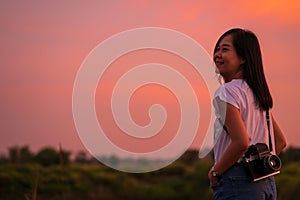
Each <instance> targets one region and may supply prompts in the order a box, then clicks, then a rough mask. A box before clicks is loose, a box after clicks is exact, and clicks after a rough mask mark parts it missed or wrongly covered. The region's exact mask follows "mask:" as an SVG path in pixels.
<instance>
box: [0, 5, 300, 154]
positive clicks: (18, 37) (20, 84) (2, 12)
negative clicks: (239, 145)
mask: <svg viewBox="0 0 300 200" xmlns="http://www.w3.org/2000/svg"><path fill="white" fill-rule="evenodd" d="M299 4H300V3H298V1H284V0H278V1H271V0H269V1H237V0H234V1H226V2H222V1H146V0H143V1H142V0H140V1H138V0H136V1H102V3H101V1H91V2H90V3H83V2H81V3H79V1H63V2H60V3H54V2H51V1H47V2H40V1H35V2H33V1H32V2H31V1H26V2H25V1H24V2H23V1H20V2H16V1H6V2H1V3H0V5H1V6H0V27H1V32H0V44H1V46H0V68H1V73H0V91H1V93H0V95H1V97H0V99H1V104H0V110H1V112H0V131H1V132H0V153H1V152H5V151H6V149H7V148H8V147H11V146H14V145H29V146H30V147H31V149H33V150H38V149H40V148H41V147H43V146H54V147H58V145H59V143H61V144H62V146H63V148H65V149H68V150H73V151H77V150H79V149H83V148H84V147H83V145H82V144H81V142H80V140H79V137H78V135H77V132H76V129H75V125H74V122H73V118H72V89H73V83H74V80H75V76H76V73H77V70H78V69H79V67H80V65H81V64H82V62H83V60H84V58H85V57H86V56H87V55H88V54H89V52H90V51H91V50H92V49H93V48H94V47H95V46H96V45H98V44H99V43H100V42H101V41H103V40H105V39H106V38H108V37H110V36H112V35H113V34H116V33H119V32H121V31H125V30H128V29H132V28H138V27H147V26H155V27H164V28H169V29H174V30H177V31H179V32H182V33H184V34H186V35H188V36H190V37H192V38H193V39H194V40H196V41H197V42H198V43H200V44H201V45H202V46H203V47H204V48H205V49H206V50H207V51H208V52H209V54H211V52H212V50H213V47H214V44H215V42H216V40H217V39H218V37H219V36H220V35H221V34H222V33H223V32H225V31H226V30H228V29H229V28H232V27H243V28H247V29H250V30H252V31H254V32H255V33H256V34H257V36H258V37H259V40H260V43H261V48H262V53H263V60H264V65H265V72H266V76H267V79H268V82H269V86H270V89H271V92H272V95H273V98H274V103H275V106H274V110H273V113H274V115H275V117H276V118H277V121H278V122H279V124H280V125H281V127H282V129H283V130H284V132H285V134H286V136H287V139H288V143H289V145H294V146H299V145H300V135H299V134H300V128H299V127H298V123H299V122H298V121H299V120H298V119H299V117H298V116H297V114H298V113H300V106H299V102H300V94H299V93H298V91H299V89H298V88H300V79H299V77H298V76H299V75H300V73H299V72H300V59H299V51H298V49H297V48H298V47H300V39H299V35H300V15H299V12H298V11H299V8H300V5H299ZM198 146H199V139H198V141H195V142H194V144H193V147H196V148H198Z"/></svg>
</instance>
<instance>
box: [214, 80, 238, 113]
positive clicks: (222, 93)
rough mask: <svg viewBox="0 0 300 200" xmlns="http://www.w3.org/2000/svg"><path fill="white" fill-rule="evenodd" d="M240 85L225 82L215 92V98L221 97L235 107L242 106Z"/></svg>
mask: <svg viewBox="0 0 300 200" xmlns="http://www.w3.org/2000/svg"><path fill="white" fill-rule="evenodd" d="M240 96H241V95H240V92H239V89H238V87H236V86H235V85H231V84H225V85H223V86H222V87H220V88H218V90H217V91H216V93H215V96H214V99H218V98H219V99H220V100H222V101H224V102H226V103H229V104H231V105H233V106H234V107H236V108H238V109H240V108H241V97H240Z"/></svg>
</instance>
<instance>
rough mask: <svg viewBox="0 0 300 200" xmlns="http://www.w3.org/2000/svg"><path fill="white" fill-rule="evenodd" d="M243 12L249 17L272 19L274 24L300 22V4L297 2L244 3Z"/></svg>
mask: <svg viewBox="0 0 300 200" xmlns="http://www.w3.org/2000/svg"><path fill="white" fill-rule="evenodd" d="M242 8H244V9H243V10H242V11H241V12H243V13H244V15H245V16H249V17H271V18H272V19H273V20H272V21H273V22H277V23H291V22H296V21H299V20H300V14H299V8H300V2H299V1H297V0H290V1H284V0H275V1H274V0H263V1H243V5H242Z"/></svg>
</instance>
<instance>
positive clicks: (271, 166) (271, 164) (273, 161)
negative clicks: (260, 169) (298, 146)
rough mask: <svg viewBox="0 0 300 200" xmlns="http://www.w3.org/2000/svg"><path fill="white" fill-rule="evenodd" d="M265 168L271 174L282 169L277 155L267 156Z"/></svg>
mask: <svg viewBox="0 0 300 200" xmlns="http://www.w3.org/2000/svg"><path fill="white" fill-rule="evenodd" d="M264 167H265V169H266V170H267V171H269V172H275V171H278V170H280V168H281V160H280V158H279V157H278V156H276V155H270V156H266V157H265V158H264Z"/></svg>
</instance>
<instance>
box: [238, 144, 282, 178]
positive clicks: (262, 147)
mask: <svg viewBox="0 0 300 200" xmlns="http://www.w3.org/2000/svg"><path fill="white" fill-rule="evenodd" d="M243 162H244V164H245V165H246V168H247V169H248V171H249V174H250V178H251V181H253V182H255V181H259V180H261V179H264V178H267V177H269V176H273V175H276V174H279V173H280V168H281V160H280V158H279V157H278V156H277V155H274V154H272V153H271V152H270V151H269V148H268V146H267V145H266V144H264V143H257V144H255V145H251V146H250V147H249V148H248V150H247V152H246V153H245V155H244V157H243Z"/></svg>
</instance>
